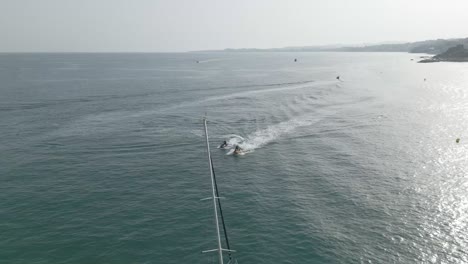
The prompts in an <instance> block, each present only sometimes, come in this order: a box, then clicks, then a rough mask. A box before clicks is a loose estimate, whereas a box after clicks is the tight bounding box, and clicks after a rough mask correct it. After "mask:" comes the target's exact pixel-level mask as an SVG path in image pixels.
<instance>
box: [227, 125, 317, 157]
mask: <svg viewBox="0 0 468 264" xmlns="http://www.w3.org/2000/svg"><path fill="white" fill-rule="evenodd" d="M319 120H320V119H315V120H305V119H293V120H289V121H285V122H281V123H278V124H275V125H271V126H268V127H267V128H265V129H261V130H257V131H255V132H253V133H252V134H250V135H248V136H247V137H246V138H243V137H241V136H239V135H230V136H231V138H230V139H229V141H228V142H229V144H232V145H239V147H241V148H242V149H243V150H244V152H245V153H246V154H247V153H250V152H253V151H254V150H256V149H258V148H261V147H263V146H265V145H267V144H269V143H271V142H274V141H275V140H277V139H278V138H280V137H283V136H285V135H288V134H291V133H294V131H295V130H296V129H297V128H300V127H305V126H310V125H312V124H314V123H316V122H318V121H319ZM232 152H233V150H231V151H229V152H228V153H227V155H230V154H232Z"/></svg>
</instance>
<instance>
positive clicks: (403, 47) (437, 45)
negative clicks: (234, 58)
mask: <svg viewBox="0 0 468 264" xmlns="http://www.w3.org/2000/svg"><path fill="white" fill-rule="evenodd" d="M467 47H468V38H457V39H436V40H424V41H417V42H407V43H385V44H374V45H360V46H347V45H328V46H303V47H284V48H272V49H255V48H251V49H250V48H246V49H224V50H209V51H207V52H326V51H334V52H409V53H426V54H431V55H435V56H433V57H431V58H425V59H423V60H421V61H420V62H422V63H427V62H439V61H454V62H468V49H467Z"/></svg>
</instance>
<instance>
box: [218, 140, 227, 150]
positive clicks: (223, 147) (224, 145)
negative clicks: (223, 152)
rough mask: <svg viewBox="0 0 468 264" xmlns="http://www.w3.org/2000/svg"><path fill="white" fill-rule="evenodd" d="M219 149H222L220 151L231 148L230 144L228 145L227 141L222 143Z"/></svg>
mask: <svg viewBox="0 0 468 264" xmlns="http://www.w3.org/2000/svg"><path fill="white" fill-rule="evenodd" d="M218 148H220V149H227V148H229V144H228V143H227V142H226V140H225V141H223V143H222V144H221V145H219V147H218Z"/></svg>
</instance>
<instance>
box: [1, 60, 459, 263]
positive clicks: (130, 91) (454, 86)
mask: <svg viewBox="0 0 468 264" xmlns="http://www.w3.org/2000/svg"><path fill="white" fill-rule="evenodd" d="M420 56H422V54H407V53H345V52H342V53H326V52H323V53H302V52H292V53H288V52H278V53H274V52H265V53H261V52H258V53H257V52H245V53H242V52H237V53H236V52H231V53H229V52H204V53H203V52H200V53H149V54H146V53H121V54H119V53H115V54H114V53H101V54H100V53H97V54H93V53H89V54H88V53H64V54H60V53H56V54H48V53H31V54H28V53H22V54H7V53H3V54H0V263H8V264H23V263H28V264H43V263H44V264H45V263H54V264H61V263H63V264H65V263H66V264H69V263H76V264H83V263H84V264H86V263H156V264H169V263H218V262H217V261H218V259H217V255H216V253H215V252H211V253H205V254H202V253H201V252H202V251H203V250H210V249H215V248H216V247H217V244H216V232H215V231H216V229H215V224H214V214H213V203H212V202H211V201H209V200H202V199H203V198H206V197H210V195H211V179H210V169H209V165H208V158H207V151H206V148H205V136H204V129H203V119H204V118H206V119H207V120H208V133H209V137H210V141H209V142H210V146H211V155H212V159H213V165H214V169H215V171H216V177H217V183H218V188H219V192H220V196H222V199H220V200H221V202H222V209H223V215H224V218H225V223H226V228H227V233H228V236H229V243H230V248H231V249H232V250H235V251H236V252H235V253H233V254H232V257H235V259H236V260H237V261H238V263H239V264H243V263H255V264H257V263H268V264H270V263H281V264H283V263H468V64H466V63H450V62H443V63H430V64H418V63H417V61H418V60H419V58H420ZM295 59H297V61H296V62H295V61H294V60H295ZM337 77H339V78H337ZM457 139H458V143H457ZM224 140H226V141H227V142H228V143H229V145H230V147H231V148H232V147H234V146H235V145H238V146H240V147H241V148H242V149H243V150H244V151H245V153H244V155H232V150H229V149H219V148H217V147H218V146H219V145H220V144H221V143H222V142H223V141H224ZM227 262H228V256H227V253H226V252H225V263H227Z"/></svg>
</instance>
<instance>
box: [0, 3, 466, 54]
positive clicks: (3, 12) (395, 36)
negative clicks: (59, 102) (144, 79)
mask: <svg viewBox="0 0 468 264" xmlns="http://www.w3.org/2000/svg"><path fill="white" fill-rule="evenodd" d="M467 12H468V0H320V1H319V0H283V1H279V0H230V1H228V0H164V1H163V0H0V36H1V37H0V52H17V51H47V52H54V51H57V52H59V51H72V52H80V51H83V52H91V51H96V52H99V51H108V52H116V51H138V52H145V51H147V52H153V51H187V50H202V49H223V48H228V47H230V48H242V47H247V48H249V47H256V48H270V47H284V46H307V45H321V44H336V43H351V44H357V43H372V42H383V41H414V40H425V39H434V38H453V37H468V13H467Z"/></svg>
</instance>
